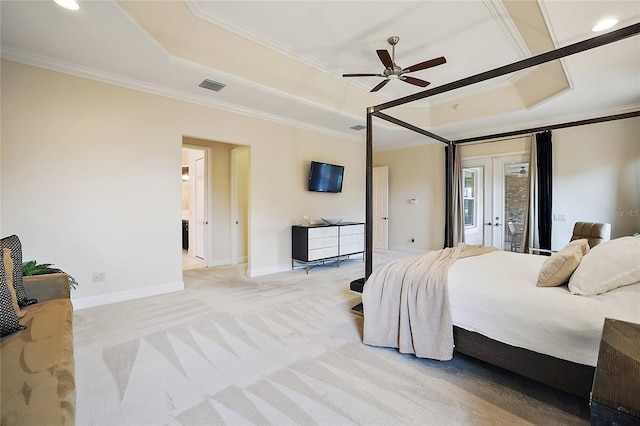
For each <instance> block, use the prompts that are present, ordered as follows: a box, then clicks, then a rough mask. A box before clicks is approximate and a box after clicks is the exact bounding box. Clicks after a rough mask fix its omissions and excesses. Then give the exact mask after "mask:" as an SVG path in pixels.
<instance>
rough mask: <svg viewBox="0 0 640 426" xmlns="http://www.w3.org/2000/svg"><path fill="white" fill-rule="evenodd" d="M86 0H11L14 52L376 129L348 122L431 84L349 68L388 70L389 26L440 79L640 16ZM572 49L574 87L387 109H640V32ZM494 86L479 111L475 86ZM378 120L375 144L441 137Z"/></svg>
mask: <svg viewBox="0 0 640 426" xmlns="http://www.w3.org/2000/svg"><path fill="white" fill-rule="evenodd" d="M78 2H79V4H80V10H78V11H75V12H73V11H68V10H65V9H62V8H60V7H59V6H57V5H56V4H55V3H53V1H50V0H44V1H6V0H2V2H1V3H0V14H1V19H2V21H1V25H2V26H1V31H2V32H1V41H2V50H1V54H2V57H3V58H5V59H9V60H15V61H19V62H23V63H26V64H31V65H36V66H41V67H44V68H48V69H53V70H56V71H61V72H66V73H70V74H73V75H78V76H82V77H87V78H91V79H95V80H99V81H104V82H108V83H112V84H117V85H121V86H124V87H129V88H133V89H136V90H143V91H147V92H151V93H155V94H160V95H163V96H168V97H172V98H176V99H181V100H185V101H189V102H195V103H199V104H202V105H207V106H211V107H214V108H224V109H228V110H232V111H236V112H238V113H241V114H248V115H252V116H256V117H259V118H263V119H267V120H272V121H276V122H281V123H285V124H288V125H294V126H298V127H301V128H306V129H311V130H314V131H319V132H323V133H327V134H331V135H335V136H338V137H342V138H345V139H350V140H357V141H364V140H365V132H364V131H355V130H351V129H350V127H351V126H353V125H356V124H364V118H365V112H366V108H367V107H368V106H373V105H377V104H380V103H383V102H385V101H388V100H391V99H395V98H398V97H401V96H405V95H409V94H413V93H417V92H419V91H422V90H425V89H422V88H420V87H416V86H412V85H410V84H407V83H404V82H401V81H390V82H389V83H388V84H387V85H386V86H385V87H384V88H383V89H382V90H380V91H379V92H377V93H375V94H372V93H369V90H370V89H371V88H373V86H375V85H376V84H377V83H378V82H380V81H381V79H380V78H378V77H363V78H350V79H346V78H342V77H341V75H342V74H343V73H381V72H382V71H383V68H384V67H383V66H382V64H381V63H380V61H379V59H378V57H377V55H376V53H375V51H376V49H385V48H389V45H388V44H387V41H386V40H387V38H388V37H389V36H392V35H397V36H399V37H400V43H399V44H398V45H397V47H396V57H395V59H396V63H398V65H400V66H401V67H408V66H410V65H413V64H415V63H418V62H422V61H425V60H428V59H432V58H434V57H438V56H445V57H446V59H447V63H446V64H444V65H440V66H437V67H434V68H430V69H427V70H423V71H417V72H415V73H411V74H410V75H411V76H414V77H417V78H420V79H424V80H428V81H430V82H431V86H429V88H433V87H437V86H440V85H443V84H446V83H450V82H452V81H456V80H459V79H462V78H465V77H468V76H470V75H473V74H477V73H480V72H484V71H488V70H491V69H494V68H496V67H499V66H502V65H506V64H509V63H512V62H515V61H517V60H520V59H524V58H526V57H530V56H532V54H537V53H540V52H532V51H531V43H530V42H531V40H533V38H534V36H537V35H545V36H547V37H548V38H549V39H550V40H551V42H552V43H553V45H554V46H555V47H556V48H557V47H562V46H566V45H568V44H571V43H575V42H577V41H581V40H585V39H587V38H590V37H593V36H595V35H596V34H594V33H592V32H591V31H590V28H591V27H592V26H593V25H594V24H595V23H596V22H597V21H598V20H599V19H601V18H604V17H609V16H613V17H616V18H617V19H619V21H620V22H619V23H618V25H617V26H615V27H614V28H613V29H618V28H621V27H624V26H627V25H631V24H635V23H638V22H640V1H636V0H633V1H627V0H624V1H614V0H603V1H594V0H585V1H582V0H572V1H557V0H553V1H552V0H546V1H542V0H541V1H538V2H535V1H533V0H525V1H520V2H519V3H521V4H520V6H522V4H524V3H530V4H533V5H534V6H537V9H538V10H540V11H541V13H542V15H541V16H542V19H543V21H541V22H543V24H544V27H545V28H543V29H540V28H538V27H536V24H535V17H534V15H533V14H531V16H530V20H529V15H525V18H523V17H522V16H520V17H516V18H515V19H514V18H513V17H512V15H513V14H511V15H510V14H509V13H508V12H507V10H511V9H510V8H509V7H505V5H504V4H503V3H502V2H500V1H489V0H485V1H482V0H475V1H411V2H402V1H392V2H391V1H389V2H385V1H194V0H187V2H186V3H184V2H181V1H178V0H175V1H169V2H167V1H158V2H156V1H145V2H131V1H121V2H116V1H112V0H101V1H87V0H84V1H83V0H79V1H78ZM507 6H508V5H507ZM530 30H531V31H530ZM531 32H532V33H535V34H533V35H532V34H531ZM542 33H544V34H542ZM562 63H563V69H564V73H565V74H566V78H567V80H568V82H569V85H570V87H569V88H568V90H562V91H560V92H558V93H556V94H554V95H552V96H548V97H547V98H546V99H545V100H544V101H542V102H536V103H533V104H528V105H523V106H520V107H514V106H513V105H515V104H513V103H512V104H511V106H509V104H508V103H507V97H506V96H499V95H497V94H498V93H507V92H504V90H507V91H508V90H509V89H510V87H511V86H513V84H514V82H515V81H516V80H517V79H518V78H522V77H523V74H522V73H520V74H518V75H515V76H514V75H509V76H505V77H502V78H500V79H496V81H490V82H486V83H482V84H480V85H476V86H470V87H468V88H464V89H459V90H457V91H455V92H452V93H448V94H443V95H438V96H435V97H433V98H429V100H422V101H419V102H417V103H415V104H411V105H408V106H405V107H401V108H394V109H391V110H388V111H386V112H387V113H388V114H390V115H396V112H397V114H398V115H399V116H400V117H401V118H406V119H408V120H409V121H411V119H414V118H415V121H412V123H413V124H416V125H419V126H421V127H423V128H426V129H427V130H430V131H432V132H434V133H436V134H438V135H441V136H444V137H446V138H449V139H458V138H463V137H471V136H478V135H484V134H490V133H494V132H500V131H509V130H516V129H521V128H528V127H533V126H538V125H546V124H553V123H560V122H565V121H569V120H575V119H583V118H592V117H597V116H602V115H608V114H615V113H622V112H628V111H635V110H638V109H640V78H639V76H640V36H635V37H632V38H629V39H626V40H623V41H619V42H616V43H614V44H611V45H608V46H605V47H601V48H597V49H593V50H590V51H587V52H583V53H580V54H577V55H574V56H571V57H567V58H565V59H563V60H562ZM205 78H208V79H212V80H215V81H218V82H221V83H224V84H226V85H227V86H226V87H225V88H224V89H223V90H222V91H220V92H211V91H207V90H205V89H202V88H200V87H198V84H199V83H200V82H201V81H202V80H204V79H205ZM531 84H533V88H534V91H535V88H536V86H535V85H536V84H537V83H536V81H533V82H532V83H531ZM540 84H542V83H540ZM500 90H503V91H502V92H501V91H500ZM541 90H542V89H541ZM482 93H485V96H483V97H480V98H479V99H481V101H480V102H481V104H482V107H481V109H482V111H483V112H482V113H481V112H480V110H479V109H478V108H479V107H478V105H475V106H474V105H473V102H471V99H473V95H477V94H482ZM508 93H511V92H508ZM476 98H477V97H476ZM512 101H513V99H512ZM477 102H478V101H477V99H476V103H477ZM518 102H520V103H521V100H519V99H518V100H517V102H516V104H517V103H518ZM456 103H457V104H459V105H460V106H461V109H459V110H453V109H452V108H451V107H452V105H454V104H456ZM501 105H504V106H503V107H501ZM375 124H376V126H375V129H374V140H375V146H376V149H393V148H397V147H404V146H412V145H416V144H420V143H430V142H432V141H431V140H428V139H426V138H424V137H423V136H420V135H417V134H415V133H413V132H411V131H408V130H406V129H400V128H398V127H397V126H393V125H390V124H389V123H386V122H383V121H381V120H377V119H376V120H375Z"/></svg>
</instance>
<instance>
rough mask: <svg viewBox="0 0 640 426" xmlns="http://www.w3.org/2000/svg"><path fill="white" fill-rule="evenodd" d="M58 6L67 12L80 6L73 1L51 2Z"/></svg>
mask: <svg viewBox="0 0 640 426" xmlns="http://www.w3.org/2000/svg"><path fill="white" fill-rule="evenodd" d="M53 1H54V2H56V4H57V5H58V6H62V7H64V8H65V9H69V10H78V9H80V6H79V5H78V3H77V2H76V1H75V0H53Z"/></svg>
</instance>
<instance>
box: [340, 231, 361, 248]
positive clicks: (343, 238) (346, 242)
mask: <svg viewBox="0 0 640 426" xmlns="http://www.w3.org/2000/svg"><path fill="white" fill-rule="evenodd" d="M354 244H355V245H358V244H359V245H360V246H362V247H363V248H364V235H362V234H356V235H340V247H343V246H350V245H354Z"/></svg>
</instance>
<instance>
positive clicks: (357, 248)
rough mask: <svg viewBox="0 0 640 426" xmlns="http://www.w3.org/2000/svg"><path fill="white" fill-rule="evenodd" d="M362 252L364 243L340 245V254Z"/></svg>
mask: <svg viewBox="0 0 640 426" xmlns="http://www.w3.org/2000/svg"><path fill="white" fill-rule="evenodd" d="M363 251H364V243H356V244H346V245H345V244H340V254H341V255H344V254H352V253H361V252H363Z"/></svg>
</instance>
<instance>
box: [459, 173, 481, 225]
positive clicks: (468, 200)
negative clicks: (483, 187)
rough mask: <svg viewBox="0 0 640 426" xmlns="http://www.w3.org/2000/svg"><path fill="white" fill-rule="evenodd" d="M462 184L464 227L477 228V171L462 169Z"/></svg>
mask: <svg viewBox="0 0 640 426" xmlns="http://www.w3.org/2000/svg"><path fill="white" fill-rule="evenodd" d="M462 178H463V180H464V182H463V187H462V188H463V189H462V191H463V209H464V226H465V227H466V228H471V227H475V226H477V219H478V214H477V211H476V209H477V204H478V203H476V199H477V196H478V169H477V168H468V169H467V168H465V169H462Z"/></svg>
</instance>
